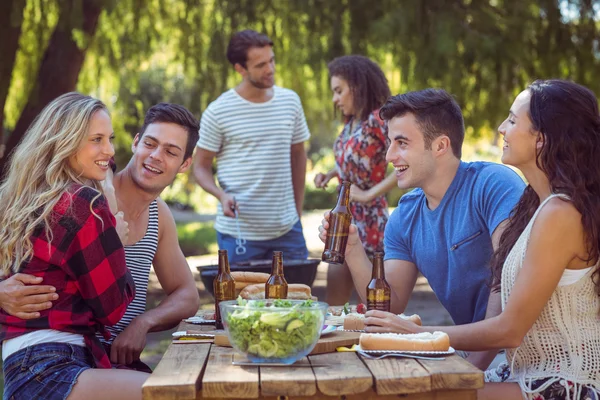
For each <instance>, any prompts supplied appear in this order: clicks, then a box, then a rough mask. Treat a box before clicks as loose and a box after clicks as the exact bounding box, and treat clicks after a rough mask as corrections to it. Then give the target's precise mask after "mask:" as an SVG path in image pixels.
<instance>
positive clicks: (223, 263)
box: [213, 250, 235, 329]
mask: <svg viewBox="0 0 600 400" xmlns="http://www.w3.org/2000/svg"><path fill="white" fill-rule="evenodd" d="M213 289H214V294H215V327H216V328H217V329H223V319H222V318H221V310H220V309H219V303H220V302H222V301H225V300H235V280H234V279H233V276H231V271H230V270H229V258H228V256H227V250H219V273H218V274H217V276H216V277H215V280H214V281H213Z"/></svg>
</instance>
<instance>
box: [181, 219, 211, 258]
mask: <svg viewBox="0 0 600 400" xmlns="http://www.w3.org/2000/svg"><path fill="white" fill-rule="evenodd" d="M177 237H178V238H179V246H180V247H181V250H182V251H183V254H184V255H185V256H186V257H189V256H196V255H204V254H215V253H216V252H217V250H218V247H217V232H216V231H215V229H214V228H213V222H190V223H187V224H180V223H178V224H177Z"/></svg>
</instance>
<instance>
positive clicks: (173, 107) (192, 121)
mask: <svg viewBox="0 0 600 400" xmlns="http://www.w3.org/2000/svg"><path fill="white" fill-rule="evenodd" d="M161 122H165V123H172V124H176V125H179V126H181V127H182V128H183V129H185V130H186V131H187V133H188V137H187V144H186V146H185V153H184V156H183V159H184V160H187V159H188V158H189V157H191V156H192V153H193V152H194V147H196V142H197V141H198V136H199V132H198V131H199V130H200V122H198V120H197V119H196V118H195V117H194V115H193V114H192V113H191V112H190V111H189V110H188V109H187V108H185V107H184V106H180V105H179V104H173V103H158V104H157V105H155V106H152V107H150V109H149V110H148V112H147V113H146V116H145V117H144V125H143V126H142V129H141V130H140V137H142V136H144V132H146V128H148V125H150V124H156V123H161Z"/></svg>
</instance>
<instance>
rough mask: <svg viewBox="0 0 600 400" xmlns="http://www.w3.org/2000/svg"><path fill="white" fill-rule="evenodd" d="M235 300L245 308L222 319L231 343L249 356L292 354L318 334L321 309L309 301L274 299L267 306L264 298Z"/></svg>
mask: <svg viewBox="0 0 600 400" xmlns="http://www.w3.org/2000/svg"><path fill="white" fill-rule="evenodd" d="M237 302H238V305H239V306H243V307H244V308H243V309H237V310H235V311H233V312H232V313H230V314H228V315H225V316H224V318H225V321H226V323H227V325H228V326H229V337H230V340H231V341H232V343H233V344H234V345H235V346H236V347H238V348H239V349H240V350H242V351H244V352H247V353H248V354H249V355H254V356H258V357H263V358H286V357H291V356H294V355H296V354H298V353H299V352H302V351H304V350H306V349H307V348H308V347H310V346H312V345H313V344H314V343H316V341H317V339H318V337H319V336H320V334H321V332H320V330H321V327H322V325H323V318H324V317H323V312H322V311H321V310H320V309H318V308H316V307H315V305H314V304H313V301H312V300H306V301H304V302H302V303H295V304H294V303H293V302H291V301H289V300H275V301H273V302H272V303H271V304H270V305H267V304H266V303H265V301H260V300H243V299H242V298H241V297H238V300H237ZM283 308H287V310H283Z"/></svg>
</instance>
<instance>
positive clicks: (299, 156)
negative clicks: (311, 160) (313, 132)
mask: <svg viewBox="0 0 600 400" xmlns="http://www.w3.org/2000/svg"><path fill="white" fill-rule="evenodd" d="M301 145H302V146H304V144H303V143H301ZM291 157H292V159H291V165H292V186H293V188H294V201H295V203H296V210H297V211H298V216H302V207H303V205H304V188H305V186H306V151H305V150H304V147H302V149H301V151H298V150H297V151H292V153H291Z"/></svg>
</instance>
